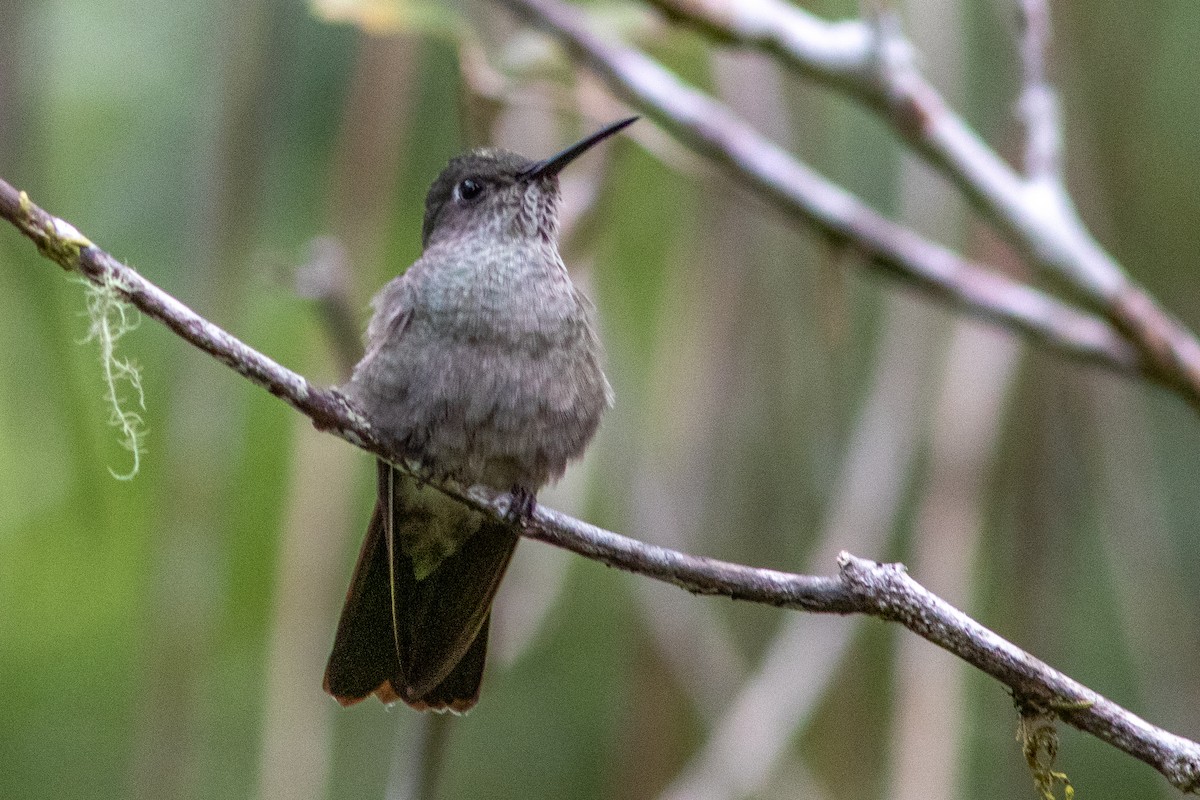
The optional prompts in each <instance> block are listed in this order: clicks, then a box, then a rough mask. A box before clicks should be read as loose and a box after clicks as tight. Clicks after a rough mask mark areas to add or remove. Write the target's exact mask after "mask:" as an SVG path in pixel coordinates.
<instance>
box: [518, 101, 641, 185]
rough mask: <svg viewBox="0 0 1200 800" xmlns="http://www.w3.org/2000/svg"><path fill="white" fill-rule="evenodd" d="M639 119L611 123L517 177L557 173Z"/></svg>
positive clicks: (527, 177)
mask: <svg viewBox="0 0 1200 800" xmlns="http://www.w3.org/2000/svg"><path fill="white" fill-rule="evenodd" d="M637 120H638V117H636V116H635V117H627V118H626V119H623V120H619V121H617V122H614V123H612V124H611V125H608V126H606V127H604V128H601V129H600V130H598V131H596V132H595V133H593V134H592V135H591V136H588V137H587V138H586V139H582V140H580V141H578V142H576V143H575V144H573V145H571V146H570V147H568V148H567V149H566V150H563V151H562V152H561V153H558V154H557V155H553V156H550V157H549V158H547V159H543V160H542V161H538V162H536V163H534V164H531V165H530V166H529V167H528V168H526V169H525V170H524V171H523V172H521V174H519V175H518V176H517V177H518V178H520V179H521V180H526V181H531V180H533V179H535V178H540V177H542V176H543V175H557V174H558V173H559V172H560V171H561V170H562V168H563V167H565V166H566V165H567V164H570V163H571V162H572V161H574V160H575V159H577V158H579V156H581V155H583V154H584V153H586V152H587V151H588V150H590V149H591V148H592V147H593V146H594V145H597V144H599V143H600V142H602V141H604V140H605V139H607V138H608V137H610V136H612V135H613V134H614V133H617V132H618V131H620V130H623V129H625V128H628V127H629V126H630V125H632V124H633V123H635V122H637Z"/></svg>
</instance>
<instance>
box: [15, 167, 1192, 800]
mask: <svg viewBox="0 0 1200 800" xmlns="http://www.w3.org/2000/svg"><path fill="white" fill-rule="evenodd" d="M0 217H3V218H4V219H7V220H8V221H10V222H12V223H13V224H14V225H15V226H16V227H17V228H18V229H19V230H20V231H21V232H22V233H24V234H25V235H26V236H27V237H28V238H29V239H31V240H32V241H33V242H34V243H35V244H37V246H38V249H39V250H40V251H41V252H42V253H43V254H44V255H46V256H47V257H48V258H50V259H51V260H53V261H55V262H56V263H58V264H59V265H60V266H62V267H63V268H64V269H67V270H70V271H74V272H79V273H80V274H82V275H84V276H85V277H86V278H87V279H88V280H90V281H93V282H104V283H107V284H108V285H111V286H114V287H116V291H117V292H118V293H119V294H121V295H122V296H123V297H124V298H125V299H126V300H128V301H129V302H130V303H132V304H133V305H134V306H136V307H137V308H138V309H140V310H141V311H142V312H143V313H144V314H146V315H147V316H149V317H152V318H154V319H156V320H158V321H159V322H161V323H163V324H164V325H166V326H167V327H168V328H170V329H171V330H172V331H174V332H175V333H177V334H178V335H179V336H180V337H181V338H183V339H185V340H186V341H188V342H190V343H191V344H193V345H195V346H196V347H199V348H200V349H202V350H204V351H205V352H207V353H209V354H210V355H212V356H213V357H214V358H216V359H218V360H219V361H221V362H222V363H224V364H226V365H228V366H229V367H230V368H232V369H233V370H235V371H236V372H238V373H239V374H240V375H243V376H244V377H246V378H248V379H249V380H251V381H253V382H254V383H255V384H257V385H259V386H261V387H263V388H264V389H266V390H267V391H269V392H271V393H272V394H274V395H275V396H277V397H279V398H280V399H281V400H283V401H284V402H286V403H288V404H289V405H291V406H292V407H293V408H295V409H297V410H298V411H300V412H301V413H303V414H305V415H306V416H308V417H309V418H311V419H312V420H313V423H314V424H315V425H316V426H317V427H318V428H319V429H321V430H325V431H329V432H331V433H334V434H336V435H338V436H340V437H341V438H343V439H345V440H346V441H348V442H350V443H351V444H353V445H355V446H357V447H359V448H361V449H363V450H366V451H368V452H370V453H373V454H375V455H377V456H380V457H383V458H387V459H389V460H391V461H392V463H394V464H397V465H398V466H401V467H403V468H405V469H409V470H413V471H416V470H417V469H419V465H417V464H413V463H411V462H409V461H407V460H405V459H402V458H399V457H398V450H396V449H395V448H393V447H391V446H389V445H388V444H387V443H385V442H383V441H382V440H381V438H380V437H379V436H378V435H377V434H376V432H375V431H374V430H373V429H372V428H371V425H370V423H369V422H367V420H366V419H365V418H363V416H362V415H361V414H359V413H357V412H356V411H355V410H354V409H353V408H352V407H351V406H350V404H349V403H348V402H347V401H346V400H345V398H343V397H342V396H341V395H340V394H338V393H337V392H336V391H334V390H331V389H320V388H317V387H315V386H313V385H312V384H310V383H309V382H308V381H307V380H306V379H305V378H304V377H302V376H300V375H298V374H296V373H294V372H292V371H291V370H288V369H287V368H285V367H283V366H281V365H279V364H277V363H276V362H274V361H272V360H271V359H269V358H267V357H266V356H264V355H262V354H261V353H259V352H257V351H256V350H254V349H253V348H251V347H249V346H248V345H246V344H244V343H243V342H241V341H239V340H238V339H236V338H234V337H233V336H231V335H230V334H229V333H226V332H225V331H224V330H222V329H221V328H219V327H217V326H216V325H214V324H212V323H211V322H209V321H207V320H205V319H204V318H203V317H200V316H199V315H198V314H196V313H195V312H194V311H192V310H191V309H189V308H187V307H186V306H184V305H183V304H182V303H180V302H179V301H178V300H176V299H175V298H173V297H171V296H170V295H168V294H167V293H166V292H164V291H162V290H161V289H159V288H158V287H157V286H155V285H154V284H152V283H150V282H149V281H147V280H146V279H145V278H143V277H142V276H141V275H139V274H138V273H137V272H135V271H134V270H132V269H130V268H129V267H126V266H124V265H123V264H121V263H120V262H119V261H117V260H116V259H115V258H113V257H112V256H111V255H109V254H108V253H106V252H104V251H103V250H101V249H99V248H98V247H96V246H95V245H93V244H92V243H91V242H90V241H88V240H87V239H86V238H85V237H84V236H83V235H82V234H80V233H79V231H77V230H76V229H75V227H74V226H72V225H70V224H69V223H67V222H65V221H63V220H61V219H58V218H57V217H53V216H51V215H50V214H48V213H46V212H45V211H43V210H42V209H40V208H38V207H37V206H36V205H34V204H33V203H32V202H30V201H29V199H28V197H26V196H25V195H23V194H22V193H18V192H17V191H16V190H15V189H13V187H12V186H10V185H9V184H7V183H5V182H4V181H0ZM437 486H438V488H439V489H441V490H442V491H445V492H447V493H448V494H451V495H453V496H454V497H457V498H458V499H459V500H461V501H463V502H465V503H468V504H470V505H471V506H473V507H475V508H477V509H479V510H480V511H483V512H485V513H488V514H492V515H493V516H495V517H497V518H502V517H504V516H505V515H506V514H507V513H508V510H509V506H510V504H511V500H512V498H511V497H510V496H509V495H508V494H507V493H503V492H495V491H493V490H491V489H487V488H486V487H480V486H473V487H463V486H460V485H458V484H456V483H454V482H445V483H442V484H438V485H437ZM523 535H524V536H526V537H527V538H530V539H536V540H538V541H542V542H546V543H548V544H552V545H554V546H556V547H561V548H563V549H566V550H570V551H571V552H574V553H577V554H579V555H581V556H585V557H587V558H591V559H593V560H596V561H599V562H601V563H603V564H607V565H609V566H611V567H617V568H619V569H623V570H626V571H628V572H633V573H636V574H638V575H645V576H647V577H651V578H654V579H656V580H660V581H665V582H667V583H670V584H673V585H675V586H678V587H680V588H682V589H686V590H687V591H689V592H692V593H694V594H700V595H721V596H724V597H729V598H731V599H734V600H745V601H750V602H755V603H762V604H765V605H771V606H776V607H779V608H787V609H795V610H803V611H811V612H816V613H825V614H829V613H834V614H867V615H870V616H874V617H879V618H880V619H884V620H889V621H894V622H898V623H900V624H901V625H903V626H904V627H906V628H908V629H909V630H911V631H913V632H914V633H916V634H917V635H918V636H921V637H922V638H924V639H926V640H927V641H930V642H932V643H934V644H936V645H938V646H939V647H942V648H944V649H945V650H947V651H949V652H950V653H953V654H954V655H956V656H958V657H959V658H961V659H963V660H964V661H966V662H967V663H968V664H971V665H972V666H974V667H976V668H978V669H980V670H981V671H983V672H985V673H987V674H988V675H991V676H992V677H994V678H996V679H997V680H998V681H1000V682H1001V683H1003V684H1004V685H1006V686H1008V687H1009V688H1010V689H1011V690H1012V692H1013V694H1014V696H1016V697H1017V698H1019V699H1020V700H1021V702H1022V704H1023V705H1024V706H1026V707H1031V706H1037V707H1041V708H1044V709H1046V710H1048V711H1051V712H1054V713H1057V714H1058V716H1059V717H1061V718H1062V719H1063V720H1064V721H1065V722H1067V723H1068V724H1070V725H1073V726H1074V727H1076V728H1078V729H1079V730H1082V731H1086V732H1087V733H1091V734H1092V735H1094V736H1096V737H1098V738H1100V739H1102V740H1103V741H1106V742H1109V743H1110V744H1112V745H1113V746H1115V747H1117V748H1119V749H1121V750H1123V751H1125V752H1126V753H1129V754H1130V755H1132V756H1134V757H1135V758H1138V759H1140V760H1142V761H1144V762H1146V763H1147V764H1149V765H1151V766H1152V767H1154V768H1155V769H1157V770H1158V771H1159V772H1161V773H1162V774H1163V775H1164V776H1165V777H1166V778H1167V780H1169V781H1170V782H1171V783H1172V784H1173V785H1174V786H1176V787H1178V788H1179V789H1181V790H1183V791H1187V792H1200V744H1197V743H1196V742H1193V741H1190V740H1188V739H1184V738H1182V737H1180V736H1176V735H1175V734H1172V733H1170V732H1168V731H1165V730H1162V729H1161V728H1158V727H1156V726H1154V725H1151V724H1150V723H1148V722H1146V721H1145V720H1143V719H1141V718H1140V717H1138V716H1136V715H1135V714H1133V713H1132V712H1130V711H1128V710H1126V709H1124V708H1122V707H1121V706H1118V705H1117V704H1115V703H1113V702H1112V701H1110V700H1108V699H1106V698H1104V697H1102V696H1101V695H1099V694H1097V693H1095V692H1093V691H1092V690H1090V689H1088V688H1087V687H1085V686H1083V685H1082V684H1080V683H1078V682H1077V681H1075V680H1073V679H1071V678H1070V677H1068V676H1066V675H1064V674H1063V673H1061V672H1058V671H1057V670H1055V669H1052V668H1051V667H1050V666H1048V665H1046V664H1045V663H1043V662H1041V661H1039V660H1038V659H1036V658H1034V657H1033V656H1032V655H1030V654H1029V653H1026V652H1025V651H1023V650H1021V649H1020V648H1018V647H1017V646H1016V645H1014V644H1012V643H1011V642H1008V641H1006V640H1005V639H1003V638H1001V637H1000V636H998V635H997V634H996V633H994V632H993V631H991V630H988V629H987V628H985V627H984V626H982V625H980V624H979V623H978V622H975V621H974V620H972V619H971V618H970V617H968V616H967V615H966V614H964V613H963V612H961V611H959V610H958V609H956V608H954V607H953V606H951V605H950V604H948V603H946V602H945V601H944V600H942V599H940V598H938V597H937V596H936V595H934V594H932V593H931V592H929V591H928V590H926V589H925V588H924V587H923V586H921V585H920V584H918V583H917V582H916V581H914V580H913V579H912V578H910V577H909V576H908V575H907V574H906V573H905V570H904V567H903V566H902V565H899V564H877V563H875V562H872V561H866V560H864V559H861V558H857V557H855V556H852V555H850V554H849V553H842V554H841V556H840V557H839V559H838V565H839V572H838V574H837V575H836V576H831V577H825V576H817V575H796V574H791V573H785V572H777V571H775V570H770V569H761V568H755V567H747V566H742V565H740V564H731V563H728V562H724V561H717V560H715V559H710V558H704V557H701V556H692V555H688V554H686V553H681V552H678V551H675V550H668V549H666V548H663V547H656V546H654V545H650V544H645V543H642V542H639V541H637V540H634V539H630V538H628V537H625V536H621V535H620V534H617V533H613V532H611V531H606V530H604V529H602V528H598V527H596V526H594V525H590V524H588V523H586V522H583V521H581V520H578V519H574V518H572V517H569V516H567V515H565V514H562V513H561V512H558V511H555V510H553V509H550V508H545V507H538V508H537V510H536V512H535V513H534V515H533V518H532V519H531V520H529V522H528V523H527V524H526V526H525V529H524V531H523Z"/></svg>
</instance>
